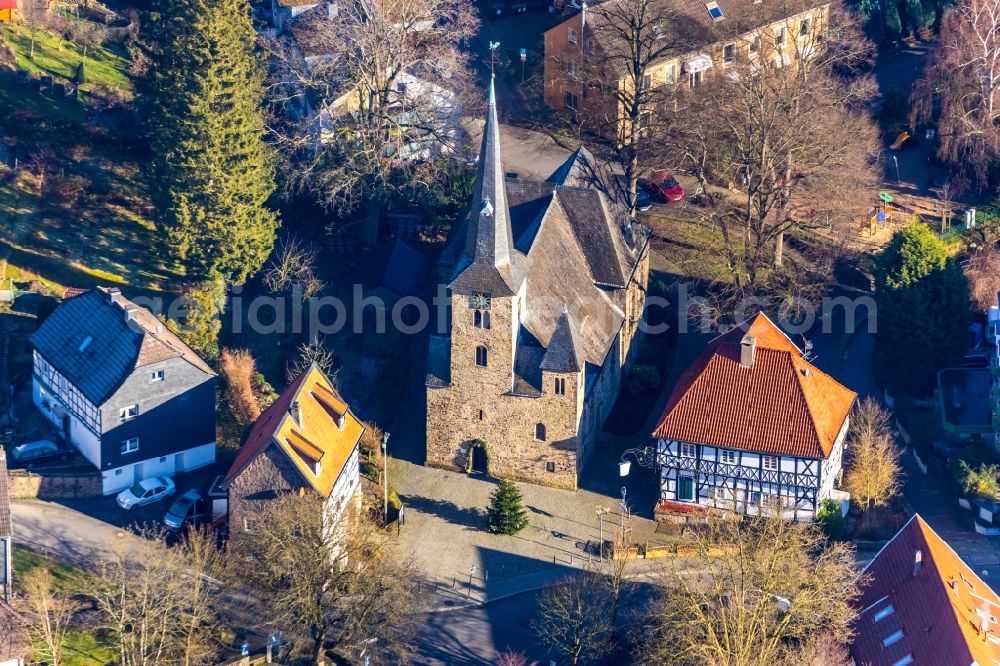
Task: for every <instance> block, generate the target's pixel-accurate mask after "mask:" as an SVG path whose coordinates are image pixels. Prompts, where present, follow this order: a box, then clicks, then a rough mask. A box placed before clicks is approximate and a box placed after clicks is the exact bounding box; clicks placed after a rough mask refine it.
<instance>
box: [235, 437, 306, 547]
mask: <svg viewBox="0 0 1000 666" xmlns="http://www.w3.org/2000/svg"><path fill="white" fill-rule="evenodd" d="M302 485H303V481H302V478H301V477H300V476H299V474H298V472H297V471H296V470H295V467H294V466H293V465H292V462H291V461H290V460H289V459H288V457H287V456H286V455H285V454H284V453H282V452H280V451H278V450H277V449H275V446H274V444H270V445H268V447H267V449H265V450H264V452H263V453H262V454H261V455H258V456H257V457H256V458H255V459H254V460H253V462H251V463H250V464H249V465H247V467H246V469H244V470H243V471H242V472H240V473H239V475H238V476H237V477H236V478H235V479H233V482H232V484H231V485H230V486H229V534H230V536H231V537H232V538H238V536H239V535H241V534H243V533H245V532H246V529H245V526H246V522H245V521H247V520H254V519H256V518H257V517H258V516H260V515H261V513H262V512H263V511H264V509H265V508H266V507H267V503H268V502H269V501H270V500H272V499H274V498H275V497H276V496H277V495H279V494H282V493H288V492H297V491H298V489H299V487H301V486H302Z"/></svg>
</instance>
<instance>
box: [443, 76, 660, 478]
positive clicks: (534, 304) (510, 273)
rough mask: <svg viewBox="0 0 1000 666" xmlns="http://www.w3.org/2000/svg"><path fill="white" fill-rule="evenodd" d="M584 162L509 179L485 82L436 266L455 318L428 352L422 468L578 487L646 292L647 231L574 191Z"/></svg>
mask: <svg viewBox="0 0 1000 666" xmlns="http://www.w3.org/2000/svg"><path fill="white" fill-rule="evenodd" d="M581 151H582V149H581ZM581 151H578V152H577V153H575V154H574V156H573V157H572V158H570V161H569V162H568V163H567V165H564V166H563V167H561V168H560V170H559V171H557V172H556V174H553V178H556V180H553V179H552V178H550V179H549V181H546V182H544V183H543V182H536V181H530V180H526V179H520V178H505V175H504V170H503V165H502V161H501V158H500V127H499V123H498V121H497V109H496V99H495V93H494V89H493V84H492V82H491V84H490V91H489V105H488V108H487V115H486V122H485V126H484V128H483V139H482V146H481V149H480V156H479V166H478V174H477V178H476V185H475V190H474V194H473V196H474V198H473V201H472V205H471V207H470V209H469V213H468V215H467V216H466V218H465V219H464V220H463V221H462V222H461V223H460V224H459V225H457V226H456V229H455V232H454V234H453V235H452V238H451V239H450V240H449V244H448V246H447V247H446V249H445V251H444V253H443V255H442V259H441V263H442V264H443V265H444V267H445V269H446V271H447V274H448V275H450V281H449V284H448V287H449V289H450V292H451V295H450V305H451V318H450V331H449V332H448V334H447V335H443V336H432V338H431V341H430V350H429V359H428V378H427V464H428V465H432V466H437V467H445V468H449V469H456V470H466V469H471V468H473V467H474V466H483V464H484V463H486V462H487V461H488V467H489V469H488V471H489V472H490V473H491V474H493V475H496V476H504V477H513V478H518V479H521V480H526V481H531V482H535V483H543V484H546V485H556V486H561V487H567V488H575V487H576V481H577V475H578V473H579V471H580V469H582V466H583V463H584V461H585V459H586V455H587V453H589V450H590V448H591V447H592V445H593V441H594V437H595V435H596V433H597V432H598V431H599V429H600V427H601V425H602V424H603V421H604V419H605V418H606V416H607V413H608V411H609V410H610V408H611V405H612V404H613V402H614V398H615V395H616V394H617V391H618V385H619V382H620V378H621V374H622V367H623V366H624V365H625V364H626V363H627V362H628V360H629V356H630V355H629V353H628V351H629V349H630V348H631V343H632V340H633V338H634V336H635V331H636V328H637V326H636V324H637V322H638V319H639V317H640V316H641V314H642V303H643V295H644V294H645V288H646V283H647V281H648V252H647V238H648V233H647V232H646V230H645V229H644V228H643V227H641V226H639V225H638V224H637V223H635V222H634V221H633V220H631V219H630V218H628V216H627V215H624V214H623V213H622V210H621V207H620V206H617V205H616V204H615V203H614V202H613V201H612V200H611V199H610V198H609V197H608V195H607V194H606V193H605V192H603V191H601V189H599V188H597V187H589V186H582V187H581V186H579V185H576V184H572V183H574V182H575V180H574V179H576V178H578V177H579V175H580V172H581V165H579V164H577V162H579V161H581V160H588V159H589V160H590V161H591V162H592V158H591V157H590V156H589V154H587V153H585V151H584V152H581ZM477 458H478V459H479V460H480V464H479V465H476V464H475V463H476V461H477Z"/></svg>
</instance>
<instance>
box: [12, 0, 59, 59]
mask: <svg viewBox="0 0 1000 666" xmlns="http://www.w3.org/2000/svg"><path fill="white" fill-rule="evenodd" d="M18 14H19V16H20V17H21V22H22V23H24V25H25V27H27V28H28V38H29V39H30V42H31V46H30V47H29V48H28V58H30V59H31V60H34V59H35V41H36V40H37V39H38V32H39V31H40V30H44V29H45V28H46V27H48V25H49V20H50V19H51V15H50V14H49V0H21V3H20V5H19V7H18Z"/></svg>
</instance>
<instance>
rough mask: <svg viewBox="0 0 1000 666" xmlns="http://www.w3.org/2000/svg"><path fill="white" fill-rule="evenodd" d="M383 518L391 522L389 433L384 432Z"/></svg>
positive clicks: (387, 522) (386, 521)
mask: <svg viewBox="0 0 1000 666" xmlns="http://www.w3.org/2000/svg"><path fill="white" fill-rule="evenodd" d="M382 499H383V501H382V520H384V521H385V524H386V525H388V524H389V433H387V432H383V433H382Z"/></svg>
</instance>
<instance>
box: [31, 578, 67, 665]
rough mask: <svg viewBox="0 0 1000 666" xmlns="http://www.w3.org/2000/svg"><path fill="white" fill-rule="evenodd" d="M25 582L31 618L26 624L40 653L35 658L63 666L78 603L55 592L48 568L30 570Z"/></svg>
mask: <svg viewBox="0 0 1000 666" xmlns="http://www.w3.org/2000/svg"><path fill="white" fill-rule="evenodd" d="M23 582H24V605H25V607H26V608H27V611H28V615H29V618H28V619H29V621H28V622H27V623H26V624H27V627H28V632H29V633H30V634H31V636H32V639H33V643H34V644H35V645H36V646H38V648H39V649H38V652H39V653H40V654H36V655H35V656H36V657H40V658H44V659H45V660H46V661H48V663H49V664H51V666H60V664H62V663H63V659H62V657H63V642H64V640H65V638H66V633H67V631H68V630H69V626H70V622H71V621H72V620H73V609H74V607H75V605H76V604H75V603H74V602H73V600H72V599H70V598H68V597H66V596H64V595H62V594H60V593H59V592H58V591H57V590H56V589H55V587H54V585H53V582H52V574H50V573H49V570H48V569H44V568H42V567H39V568H37V569H33V570H31V571H29V572H28V573H27V574H26V575H25V576H24V581H23Z"/></svg>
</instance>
